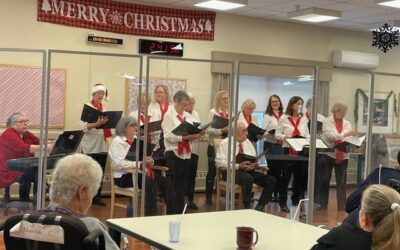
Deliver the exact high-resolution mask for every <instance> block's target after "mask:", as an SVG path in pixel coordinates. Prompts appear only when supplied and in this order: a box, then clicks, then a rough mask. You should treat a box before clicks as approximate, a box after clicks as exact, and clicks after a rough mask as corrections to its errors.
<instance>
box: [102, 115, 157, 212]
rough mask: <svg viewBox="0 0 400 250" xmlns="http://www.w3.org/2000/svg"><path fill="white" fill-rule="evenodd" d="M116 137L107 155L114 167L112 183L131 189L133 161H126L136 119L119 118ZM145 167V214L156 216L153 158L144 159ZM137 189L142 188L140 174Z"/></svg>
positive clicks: (132, 139)
mask: <svg viewBox="0 0 400 250" xmlns="http://www.w3.org/2000/svg"><path fill="white" fill-rule="evenodd" d="M115 133H116V134H117V136H116V137H115V138H114V139H113V141H112V143H111V146H110V149H109V151H108V154H109V156H110V158H111V161H112V163H113V166H114V176H113V177H114V183H115V185H117V186H118V187H120V188H132V187H134V185H133V182H134V181H133V178H132V172H133V173H134V172H135V171H133V169H134V168H135V167H136V161H135V159H129V160H128V159H126V156H127V154H128V152H129V148H130V147H131V145H132V143H136V142H134V139H135V138H136V133H137V119H136V117H132V116H127V117H121V119H120V120H119V121H118V124H117V126H116V128H115ZM133 158H134V157H133ZM144 159H145V160H144V161H145V165H146V173H147V175H146V195H145V199H146V202H145V214H146V215H147V216H149V215H156V214H157V205H156V203H157V201H156V196H155V193H156V192H157V191H156V189H155V188H156V187H155V185H154V181H153V179H152V169H151V166H152V165H153V164H154V161H153V158H152V157H150V156H147V157H144ZM138 187H139V188H142V174H141V173H139V175H138Z"/></svg>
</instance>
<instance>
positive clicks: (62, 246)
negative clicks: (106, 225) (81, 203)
mask: <svg viewBox="0 0 400 250" xmlns="http://www.w3.org/2000/svg"><path fill="white" fill-rule="evenodd" d="M21 221H25V222H28V223H32V224H29V225H28V226H29V227H30V228H34V229H35V230H28V229H27V228H25V227H23V228H24V229H26V230H25V234H22V232H21V229H22V228H20V225H17V224H18V223H20V222H21ZM54 225H55V226H56V227H57V229H54ZM58 226H59V227H61V229H59V227H58ZM14 227H15V228H14ZM50 227H53V228H50ZM13 228H14V229H13ZM18 228H19V230H18ZM12 229H13V230H12ZM0 230H2V231H4V232H3V237H4V244H5V247H6V249H7V250H16V249H18V250H24V249H26V250H28V249H29V250H39V249H40V250H53V249H59V250H84V249H85V250H86V249H89V250H104V249H105V242H104V235H103V233H102V232H101V230H100V229H96V230H94V231H92V232H89V231H88V229H87V228H86V226H85V224H84V223H83V222H82V221H81V220H80V219H79V218H76V217H73V216H70V215H64V214H63V215H57V214H19V215H15V216H12V217H9V218H8V219H7V220H6V221H4V222H2V223H1V224H0ZM15 230H16V231H17V232H14V233H11V232H10V231H15ZM22 231H24V230H22ZM26 231H30V232H31V233H30V234H26ZM55 231H63V237H62V234H61V237H60V239H61V240H63V242H64V243H60V242H58V243H55V242H57V241H54V239H55V238H57V237H55V236H54V235H55V234H53V233H54V232H55ZM15 234H16V235H15ZM12 235H14V236H12ZM46 235H47V237H45V238H43V237H41V236H46ZM49 235H50V237H49Z"/></svg>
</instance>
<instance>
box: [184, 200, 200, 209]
mask: <svg viewBox="0 0 400 250" xmlns="http://www.w3.org/2000/svg"><path fill="white" fill-rule="evenodd" d="M187 208H190V209H194V210H197V209H199V207H198V206H197V205H196V204H195V203H194V202H193V201H192V202H189V204H188V205H187Z"/></svg>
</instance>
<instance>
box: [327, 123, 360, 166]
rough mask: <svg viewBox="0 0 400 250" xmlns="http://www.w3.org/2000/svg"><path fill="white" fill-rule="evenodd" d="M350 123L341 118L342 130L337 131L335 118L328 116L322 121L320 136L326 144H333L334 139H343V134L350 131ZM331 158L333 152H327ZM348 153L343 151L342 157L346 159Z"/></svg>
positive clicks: (331, 145) (330, 145)
mask: <svg viewBox="0 0 400 250" xmlns="http://www.w3.org/2000/svg"><path fill="white" fill-rule="evenodd" d="M352 130H353V129H352V127H351V123H350V122H349V121H347V120H345V119H343V129H342V132H341V133H339V132H338V131H337V129H336V123H335V119H334V118H333V116H332V115H331V116H329V117H327V118H325V119H324V122H323V123H322V138H323V139H324V141H325V142H326V143H327V144H328V146H329V147H333V146H335V141H337V140H343V139H344V137H345V136H344V134H345V133H347V132H350V131H352ZM328 155H329V156H331V157H332V158H335V157H336V156H335V154H328ZM348 158H349V157H348V155H347V154H346V153H345V154H344V159H348Z"/></svg>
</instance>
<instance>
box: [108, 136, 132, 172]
mask: <svg viewBox="0 0 400 250" xmlns="http://www.w3.org/2000/svg"><path fill="white" fill-rule="evenodd" d="M126 139H127V138H126V137H125V136H118V135H117V136H116V137H114V139H113V140H112V142H111V146H110V149H109V150H108V155H109V156H110V158H111V161H112V163H113V165H114V168H115V170H114V178H121V176H122V175H123V174H126V173H127V170H129V169H132V168H134V167H136V162H135V161H130V160H126V159H125V157H126V155H127V154H128V151H129V148H130V147H131V145H129V143H128V142H126Z"/></svg>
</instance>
